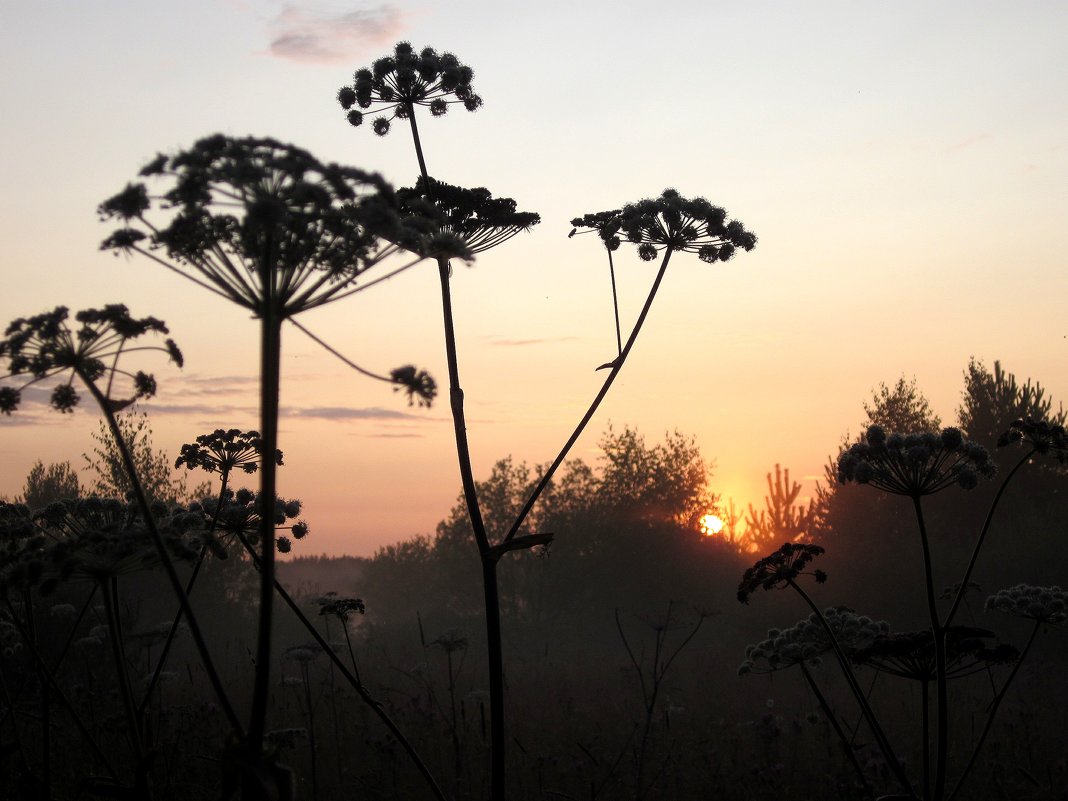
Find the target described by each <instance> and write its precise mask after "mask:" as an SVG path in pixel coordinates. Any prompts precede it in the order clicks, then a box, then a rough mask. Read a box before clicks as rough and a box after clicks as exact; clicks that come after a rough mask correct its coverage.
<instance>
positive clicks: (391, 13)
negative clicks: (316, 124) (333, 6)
mask: <svg viewBox="0 0 1068 801" xmlns="http://www.w3.org/2000/svg"><path fill="white" fill-rule="evenodd" d="M269 27H270V33H271V43H270V45H269V46H268V52H269V53H270V55H272V56H275V57H276V58H284V59H289V60H291V61H302V62H305V63H309V64H324V63H333V62H340V61H351V60H352V59H353V58H355V57H359V56H360V54H361V53H365V52H367V51H370V50H371V49H372V48H378V47H381V46H382V45H388V44H392V43H393V41H394V40H395V39H397V37H398V36H399V35H400V33H401V31H403V29H404V14H403V13H402V12H401V11H400V10H399V9H397V8H394V7H393V6H391V5H388V4H383V5H379V6H374V7H371V8H357V9H355V10H353V11H347V12H341V13H338V12H336V11H327V10H324V9H322V8H320V7H318V6H315V5H311V4H302V5H296V4H287V5H285V6H283V7H282V10H281V11H280V12H279V14H278V16H276V17H275V18H274V19H272V20H271V21H270V23H269Z"/></svg>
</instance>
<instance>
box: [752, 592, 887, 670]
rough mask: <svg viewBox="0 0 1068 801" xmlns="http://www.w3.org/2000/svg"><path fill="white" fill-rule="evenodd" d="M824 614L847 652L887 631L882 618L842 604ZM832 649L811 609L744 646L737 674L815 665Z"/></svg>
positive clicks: (868, 642)
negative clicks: (759, 639)
mask: <svg viewBox="0 0 1068 801" xmlns="http://www.w3.org/2000/svg"><path fill="white" fill-rule="evenodd" d="M823 617H824V619H825V620H826V621H827V625H828V626H830V629H831V631H833V632H834V637H835V639H836V640H837V641H838V645H839V646H840V647H841V649H842V650H843V651H844V652H845V653H846V654H854V653H857V652H858V651H861V650H862V649H864V648H867V647H868V646H870V645H871V644H872V642H874V641H875V639H876V638H877V637H879V636H883V635H886V634H889V632H890V624H889V623H887V622H886V621H885V620H880V621H874V620H872V619H871V618H870V617H868V616H866V615H858V614H857V613H856V612H854V611H853V610H852V609H848V608H847V607H844V606H835V607H831V608H830V609H826V610H824V612H823ZM831 650H832V646H831V640H830V638H829V637H828V636H827V631H826V629H824V628H823V626H822V625H821V624H820V621H819V618H817V617H816V613H815V612H813V613H812V614H811V615H809V616H808V617H806V618H805V619H803V620H800V621H798V622H797V623H795V624H794V625H793V626H790V628H788V629H769V630H768V636H767V638H766V639H764V640H762V641H760V642H758V643H756V644H755V645H750V646H749V647H747V648H746V649H745V661H744V662H742V664H741V666H740V667H739V668H738V673H739V675H744V674H746V673H771V672H774V671H776V670H783V669H784V668H788V667H793V666H794V665H799V664H803V663H807V664H810V665H816V664H819V662H820V660H821V658H822V656H823V655H824V654H826V653H828V652H829V651H831Z"/></svg>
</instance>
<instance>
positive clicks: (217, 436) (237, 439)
mask: <svg viewBox="0 0 1068 801" xmlns="http://www.w3.org/2000/svg"><path fill="white" fill-rule="evenodd" d="M262 450H263V440H262V439H261V438H260V435H259V432H258V431H239V430H238V429H236V428H231V429H230V430H229V431H223V430H222V429H221V428H217V429H215V431H213V432H212V433H210V434H202V435H201V436H199V437H197V441H196V442H195V443H192V444H186V445H183V446H182V452H181V455H180V456H179V457H178V459H177V461H175V463H174V466H175V467H181V466H182V465H185V466H186V468H188V469H189V470H193V469H195V468H198V467H199V468H201V469H202V470H206V471H207V472H209V473H215V472H219V473H222V474H223V475H224V476H225V475H229V473H230V471H231V470H233V469H235V468H241V470H243V471H244V472H246V473H255V472H256V471H257V470H259V468H260V457H261V452H262ZM274 460H275V464H278V465H280V464H282V452H281V451H279V450H276V451H275V452H274Z"/></svg>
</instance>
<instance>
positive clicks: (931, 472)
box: [838, 426, 997, 498]
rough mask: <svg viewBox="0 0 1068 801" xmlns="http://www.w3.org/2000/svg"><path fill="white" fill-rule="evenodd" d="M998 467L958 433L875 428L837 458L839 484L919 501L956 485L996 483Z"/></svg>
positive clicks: (965, 486)
mask: <svg viewBox="0 0 1068 801" xmlns="http://www.w3.org/2000/svg"><path fill="white" fill-rule="evenodd" d="M996 473H997V467H996V465H995V464H994V462H993V461H992V460H991V459H990V454H988V453H987V451H986V449H985V448H983V447H982V446H981V445H978V444H976V443H974V442H968V441H967V440H965V439H964V436H963V435H962V434H961V432H960V430H959V429H956V428H946V429H944V430H943V431H942V433H941V434H935V433H933V432H927V433H924V434H909V435H907V436H906V435H902V434H891V435H889V436H888V435H887V434H886V432H885V431H884V430H883V429H882V428H881V427H880V426H871V427H870V428H869V429H868V431H867V433H866V434H865V435H864V437H863V439H862V441H861V442H858V443H855V444H854V445H853V446H851V447H850V448H849V450H847V451H844V452H843V453H842V454H841V455H840V456H839V457H838V480H839V481H840V482H842V483H843V484H844V483H846V482H848V481H856V482H857V483H858V484H871V485H872V486H873V487H877V488H878V489H881V490H883V491H885V492H889V493H893V494H895V495H907V496H909V497H911V498H919V497H921V496H923V495H933V494H934V493H936V492H941V491H942V490H944V489H946V488H947V487H951V486H953V485H955V484H956V485H958V486H960V487H961V488H962V489H974V488H975V487H976V486H977V485H978V483H979V478H980V477H983V478H992V477H993V476H994V475H995V474H996Z"/></svg>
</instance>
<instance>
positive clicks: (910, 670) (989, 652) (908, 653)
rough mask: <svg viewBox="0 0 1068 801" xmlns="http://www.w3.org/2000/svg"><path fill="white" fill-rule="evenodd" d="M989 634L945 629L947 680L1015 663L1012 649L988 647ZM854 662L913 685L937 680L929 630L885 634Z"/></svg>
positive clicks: (959, 628) (865, 649) (936, 668)
mask: <svg viewBox="0 0 1068 801" xmlns="http://www.w3.org/2000/svg"><path fill="white" fill-rule="evenodd" d="M993 636H994V633H993V632H992V631H987V630H986V629H979V628H974V627H971V626H949V627H948V628H946V629H945V643H946V677H947V678H961V677H963V676H970V675H971V674H973V673H977V672H979V671H982V670H986V669H987V668H988V667H990V666H992V665H998V664H1004V663H1006V662H1014V661H1016V659H1017V658H1018V657H1019V652H1018V651H1017V650H1016V649H1015V648H1013V647H1012V646H1011V645H1003V644H996V645H994V646H993V647H990V646H988V644H987V640H988V639H990V638H991V637H993ZM854 660H855V661H856V662H857V663H859V664H863V665H868V666H870V667H873V668H875V669H876V670H880V671H883V672H885V673H890V674H892V675H894V676H900V677H902V678H905V679H912V680H914V681H927V682H933V681H935V680H936V679H937V677H938V663H937V658H936V653H935V643H934V636H933V635H932V634H931V631H930V629H927V630H924V631H914V632H906V633H903V634H884V635H883V636H880V637H878V638H876V639H875V640H874V641H873V642H872V643H871V644H870V645H869V646H867V647H866V648H863V649H861V650H860V651H858V652H857V653H855V654H854Z"/></svg>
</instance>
